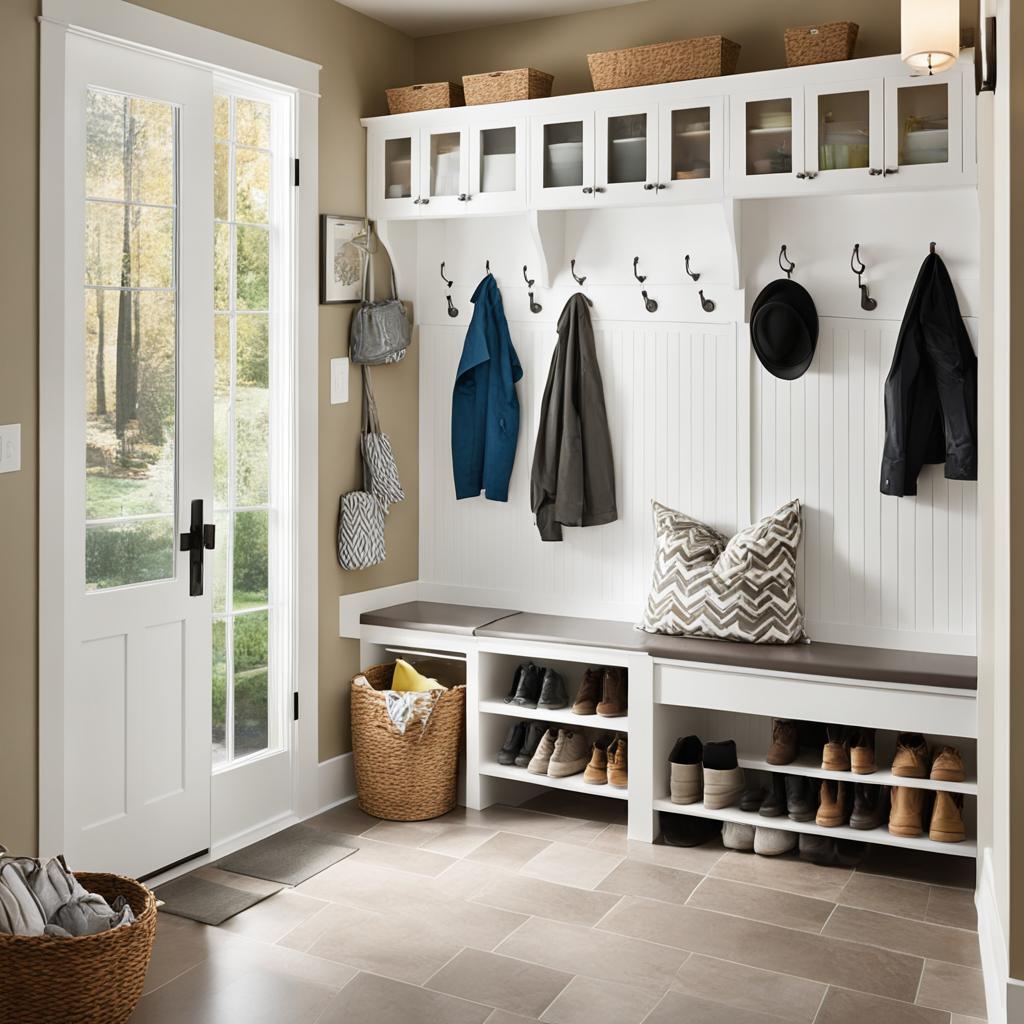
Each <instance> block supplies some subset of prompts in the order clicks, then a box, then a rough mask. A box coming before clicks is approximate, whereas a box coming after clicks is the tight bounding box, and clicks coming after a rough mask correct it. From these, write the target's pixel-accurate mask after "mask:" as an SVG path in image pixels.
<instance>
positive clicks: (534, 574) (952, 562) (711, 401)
mask: <svg viewBox="0 0 1024 1024" xmlns="http://www.w3.org/2000/svg"><path fill="white" fill-rule="evenodd" d="M975 206H976V201H975V197H974V196H973V195H972V194H971V193H969V192H966V191H964V192H956V193H939V194H932V195H902V196H888V197H877V196H871V197H865V196H860V197H841V198H833V199H826V198H820V199H802V200H773V201H768V200H759V201H752V202H748V203H745V204H744V205H743V210H742V225H741V229H742V230H741V232H738V233H739V234H740V237H742V240H743V244H742V249H741V254H740V265H741V268H742V277H743V280H744V283H745V284H746V289H745V290H743V289H740V290H735V289H733V288H732V287H731V280H730V268H729V263H728V259H727V258H726V256H727V252H726V249H727V243H728V242H729V241H730V240H729V239H728V238H727V237H725V236H723V234H722V232H721V228H719V229H718V231H717V232H716V228H715V225H716V224H721V218H720V217H717V216H710V215H709V214H708V211H707V208H694V210H693V211H692V212H689V213H688V212H686V211H685V210H682V211H680V210H679V209H676V210H674V211H673V213H672V216H671V218H670V219H667V220H666V219H665V218H664V217H662V216H660V215H659V214H658V213H657V212H656V211H629V212H628V216H627V214H626V213H624V212H623V211H596V212H594V213H590V214H585V213H572V214H567V215H566V217H565V237H564V254H565V258H564V263H565V266H564V267H562V268H561V269H558V268H555V272H554V274H553V280H552V283H551V288H550V290H545V291H539V290H538V292H537V299H538V300H539V301H540V302H542V303H543V305H544V310H543V313H542V314H540V315H537V316H532V315H531V314H530V313H529V311H528V302H527V297H526V290H525V287H524V285H523V281H522V277H521V268H522V264H523V263H524V262H527V261H528V260H529V259H530V258H531V252H534V251H535V250H532V249H531V245H532V243H531V242H530V240H529V239H528V238H527V237H526V235H525V232H524V229H523V228H522V226H521V225H520V224H519V223H518V222H516V221H515V220H512V219H506V220H499V219H491V220H475V221H472V222H470V223H467V224H464V225H460V224H458V223H453V222H450V221H448V222H438V223H435V224H423V225H420V226H419V231H418V233H417V234H416V235H415V236H411V235H407V238H408V242H407V247H406V262H405V265H404V266H405V273H414V274H415V277H416V286H417V287H416V300H417V311H418V319H419V332H418V343H419V344H420V345H421V346H422V350H421V353H420V478H421V489H420V496H421V508H420V586H421V591H420V592H421V595H422V596H424V597H427V598H432V599H437V600H453V601H460V602H473V603H480V604H488V605H492V606H498V607H510V608H518V609H523V610H531V611H538V612H547V613H552V614H568V615H587V616H598V617H604V618H613V619H621V620H625V621H634V620H635V619H636V618H637V616H638V614H639V611H640V609H641V607H642V605H643V601H644V599H645V596H646V592H647V587H648V583H649V579H650V571H651V563H652V558H653V536H652V532H653V531H652V520H651V512H650V503H651V500H652V499H655V498H656V499H657V500H659V501H662V502H665V503H666V504H668V505H671V506H673V507H676V508H679V509H683V510H685V511H687V512H689V513H691V514H692V515H694V516H696V517H698V518H701V519H704V520H705V521H707V522H709V523H712V524H713V525H715V526H716V527H718V528H719V529H721V530H723V531H726V532H731V531H733V530H735V529H736V528H738V527H739V526H741V525H745V524H746V523H748V522H750V521H751V520H752V519H753V518H756V517H758V516H761V515H763V514H765V513H767V512H769V511H771V510H772V509H774V508H777V507H778V506H779V505H781V504H783V503H784V502H786V501H789V500H790V499H792V498H794V497H798V498H800V499H801V500H802V501H803V503H804V525H805V538H804V543H803V545H802V550H801V556H800V565H799V586H800V596H801V604H802V606H803V608H804V611H805V614H806V616H807V622H808V630H809V632H810V634H811V636H812V638H815V639H818V640H822V641H831V642H838V643H855V644H868V645H872V646H887V647H897V648H906V649H911V650H935V651H946V652H950V653H967V654H969V653H973V652H974V649H975V640H974V634H975V626H976V623H975V605H976V596H975V594H976V571H977V558H976V548H977V537H976V487H977V485H976V484H974V483H958V482H954V481H946V480H945V479H944V478H943V476H942V470H941V467H930V468H928V469H926V470H925V471H924V473H923V474H922V478H921V481H920V485H919V493H918V496H917V497H916V498H903V499H896V498H891V497H886V496H883V495H881V494H880V493H879V490H878V473H879V463H880V457H881V449H882V439H883V433H884V418H883V404H882V389H883V385H884V381H885V377H886V375H887V373H888V371H889V366H890V363H891V360H892V353H893V349H894V346H895V342H896V337H897V333H898V330H899V324H900V320H901V318H902V315H903V310H904V308H905V305H906V301H907V297H908V296H909V294H910V289H911V287H912V285H913V281H914V277H915V276H916V274H917V271H918V268H919V267H920V264H921V260H922V259H923V257H924V255H925V254H926V253H927V243H928V241H931V240H935V241H936V242H937V243H938V245H939V251H940V252H941V253H942V254H943V256H944V258H945V259H946V262H947V265H948V266H949V269H950V272H951V274H952V275H953V277H954V281H955V282H956V285H957V291H958V297H959V298H960V302H961V309H962V311H963V312H964V314H965V316H967V317H970V316H971V315H972V314H973V313H974V312H975V310H976V307H977V214H976V208H975ZM629 225H632V228H633V232H634V234H633V240H632V241H623V238H624V237H625V236H626V235H627V234H628V232H629V230H630V228H629ZM405 230H407V231H408V229H405ZM782 242H786V243H787V245H788V247H789V252H790V254H791V256H792V257H793V258H794V259H795V260H796V261H797V264H798V267H797V271H796V273H795V275H794V279H795V280H798V281H800V282H801V283H803V284H804V285H805V286H806V287H808V288H809V290H810V291H811V293H812V295H813V296H814V298H815V302H816V304H817V307H818V313H819V317H820V336H819V342H818V349H817V354H816V356H815V361H814V364H813V365H812V368H811V370H810V371H809V372H808V373H807V374H806V375H805V376H804V377H803V378H801V379H800V380H799V381H796V382H785V381H779V380H776V379H775V378H772V377H771V376H770V375H768V374H767V373H765V371H764V370H763V369H762V368H761V366H760V364H759V363H758V362H757V360H756V358H754V356H753V353H752V351H751V347H750V341H749V328H748V326H747V325H746V323H744V322H743V321H744V316H743V311H744V310H746V309H749V305H750V302H751V301H752V299H753V297H754V296H756V294H757V291H758V290H759V289H760V288H761V287H762V286H763V285H764V284H765V283H766V282H767V281H768V280H770V279H771V278H772V277H776V276H778V269H777V266H776V265H775V262H776V260H777V256H778V247H779V245H780V244H781V243H782ZM854 242H860V243H861V252H862V256H863V258H864V261H865V263H867V264H868V267H869V270H868V273H867V274H866V275H865V280H866V281H867V282H868V283H869V284H870V285H871V290H872V294H873V295H874V296H876V297H877V298H878V300H879V306H878V309H877V310H876V311H875V312H874V313H864V312H862V311H861V310H860V308H859V304H858V300H859V293H858V292H857V289H856V279H855V277H854V276H853V274H852V273H851V272H850V269H849V258H850V250H851V249H852V246H853V243H854ZM687 251H690V252H693V254H694V260H695V262H698V263H700V262H702V263H704V264H705V266H706V267H707V272H706V273H705V275H704V276H703V277H702V279H701V282H700V284H701V286H703V287H705V288H706V290H707V293H708V294H710V295H713V296H714V297H715V299H716V301H718V302H719V309H718V311H716V313H715V314H712V315H711V316H708V317H706V318H705V319H704V322H699V319H698V317H699V313H700V308H699V304H698V303H697V302H696V289H695V287H694V286H693V285H691V284H690V282H688V281H686V280H685V278H683V275H682V270H681V256H682V253H684V252H687ZM702 254H706V255H705V258H704V259H703V260H702V259H701V256H702ZM633 255H640V257H641V270H642V271H643V270H646V271H647V272H649V274H650V279H649V281H648V283H647V287H648V288H649V289H650V291H651V294H653V295H654V296H655V297H656V298H658V300H659V303H660V306H661V308H660V309H659V312H658V313H656V314H654V315H650V316H646V315H645V314H643V310H642V303H640V302H639V299H638V295H639V291H638V289H639V286H638V285H636V284H635V283H634V284H630V283H629V282H630V277H631V263H632V256H633ZM570 256H576V258H577V260H578V265H577V269H578V270H579V271H580V272H584V273H587V274H588V282H587V284H586V286H585V287H584V291H586V292H587V293H588V294H590V295H591V297H592V298H593V299H594V302H595V307H594V310H593V316H594V323H595V329H596V334H597V345H598V357H599V360H600V363H601V369H602V374H603V378H604V385H605V399H606V403H607V406H608V414H609V424H610V428H611V433H612V441H613V447H614V452H615V463H616V485H617V491H618V501H619V516H620V518H619V521H618V522H616V523H614V524H610V525H608V526H602V527H597V528H592V529H583V530H579V529H576V530H572V529H569V530H566V532H565V541H564V542H563V543H561V544H544V543H542V542H541V541H540V539H539V536H538V534H537V531H536V527H535V526H534V524H533V517H532V514H531V512H530V509H529V477H530V466H531V463H532V458H533V444H534V438H535V435H536V426H537V414H538V409H539V405H540V400H541V396H542V394H543V389H544V383H545V380H546V378H547V372H548V365H549V362H550V357H551V353H552V351H553V349H554V345H555V340H556V335H555V321H556V319H557V316H558V313H559V311H560V309H561V307H562V305H563V304H564V302H565V299H566V298H567V297H568V295H569V294H571V292H572V291H573V290H575V286H574V284H573V282H572V280H571V278H570V277H569V268H568V259H569V257H570ZM485 258H490V259H491V264H492V267H493V268H494V270H495V274H496V276H497V279H498V284H499V286H500V288H501V290H502V295H503V298H504V301H505V306H506V311H507V314H508V318H509V324H510V330H511V333H512V337H513V342H514V344H515V346H516V350H517V352H518V353H519V357H520V360H521V362H522V364H523V368H524V378H523V380H522V382H521V383H520V385H519V396H520V406H521V421H520V434H519V448H518V451H517V454H516V463H515V470H514V472H513V477H512V484H511V488H510V496H509V501H508V503H507V504H502V503H497V502H489V501H486V500H485V499H484V498H476V499H470V500H464V501H460V502H457V501H456V500H455V497H454V488H453V484H452V471H451V447H450V445H451V392H452V384H453V382H454V377H455V370H456V367H457V365H458V360H459V356H460V353H461V349H462V343H463V340H464V337H465V330H466V325H467V324H468V321H469V318H470V316H471V314H472V306H471V304H470V302H469V296H470V295H471V294H472V289H473V287H475V284H476V283H477V281H478V280H479V278H480V271H482V267H483V261H484V259H485ZM400 259H401V254H400ZM441 259H445V260H446V261H447V263H446V272H447V273H448V274H449V275H450V276H455V277H456V282H457V283H456V286H455V289H454V290H453V294H454V295H455V298H456V304H457V305H458V306H459V310H460V314H459V316H458V318H457V319H451V320H449V319H448V318H447V317H446V316H445V315H444V309H445V306H444V298H443V296H444V288H443V286H441V285H440V278H439V276H438V274H437V268H438V265H439V262H440V260H441ZM674 263H679V264H680V266H678V267H676V266H674ZM402 266H403V265H402V263H401V262H400V278H401V276H402V274H403V270H402ZM634 309H639V312H638V313H636V314H634V313H633V312H632V311H633V310H634ZM688 311H693V312H688ZM694 313H696V314H698V315H697V316H695V315H694ZM634 315H635V316H638V317H639V316H645V319H643V320H639V319H631V318H632V317H633V316H634ZM690 317H692V320H691V319H690ZM684 320H685V321H686V322H683V321H684ZM967 323H968V327H969V329H970V330H971V332H972V334H973V333H974V329H975V322H974V321H973V320H971V319H968V321H967Z"/></svg>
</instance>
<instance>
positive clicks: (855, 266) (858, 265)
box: [850, 242, 878, 313]
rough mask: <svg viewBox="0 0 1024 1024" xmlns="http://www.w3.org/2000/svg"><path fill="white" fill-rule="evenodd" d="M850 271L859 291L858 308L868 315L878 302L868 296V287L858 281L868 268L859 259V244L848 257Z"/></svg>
mask: <svg viewBox="0 0 1024 1024" xmlns="http://www.w3.org/2000/svg"><path fill="white" fill-rule="evenodd" d="M850 269H851V270H852V271H853V272H854V273H855V274H856V275H857V287H858V288H859V289H860V308H861V309H865V310H867V311H868V312H869V313H870V312H871V310H873V309H875V308H876V307H877V306H878V300H877V299H873V298H871V296H870V295H868V286H867V285H866V284H864V283H863V281H861V279H860V276H861V274H863V273H864V271H865V270H867V269H868V268H867V267H866V266H864V261H863V260H862V259H861V258H860V243H859V242H858V243H857V244H856V245H854V247H853V254H852V255H851V256H850Z"/></svg>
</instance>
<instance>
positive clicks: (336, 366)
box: [331, 356, 348, 405]
mask: <svg viewBox="0 0 1024 1024" xmlns="http://www.w3.org/2000/svg"><path fill="white" fill-rule="evenodd" d="M347 401H348V359H347V358H346V357H344V356H343V357H340V358H338V359H332V360H331V405H342V404H343V403H345V402H347Z"/></svg>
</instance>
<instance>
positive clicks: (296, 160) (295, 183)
mask: <svg viewBox="0 0 1024 1024" xmlns="http://www.w3.org/2000/svg"><path fill="white" fill-rule="evenodd" d="M294 163H295V181H294V185H295V187H296V188H298V187H299V158H298V157H296V158H295V161H294Z"/></svg>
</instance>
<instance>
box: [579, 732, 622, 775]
mask: <svg viewBox="0 0 1024 1024" xmlns="http://www.w3.org/2000/svg"><path fill="white" fill-rule="evenodd" d="M614 739H615V737H614V736H599V737H598V738H597V739H596V740H594V746H593V749H592V750H591V753H590V764H588V765H587V767H586V769H585V770H584V772H583V781H584V782H589V783H591V784H592V785H595V786H604V785H606V784H607V782H608V747H609V746H610V745H611V743H612V742H613V740H614Z"/></svg>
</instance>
